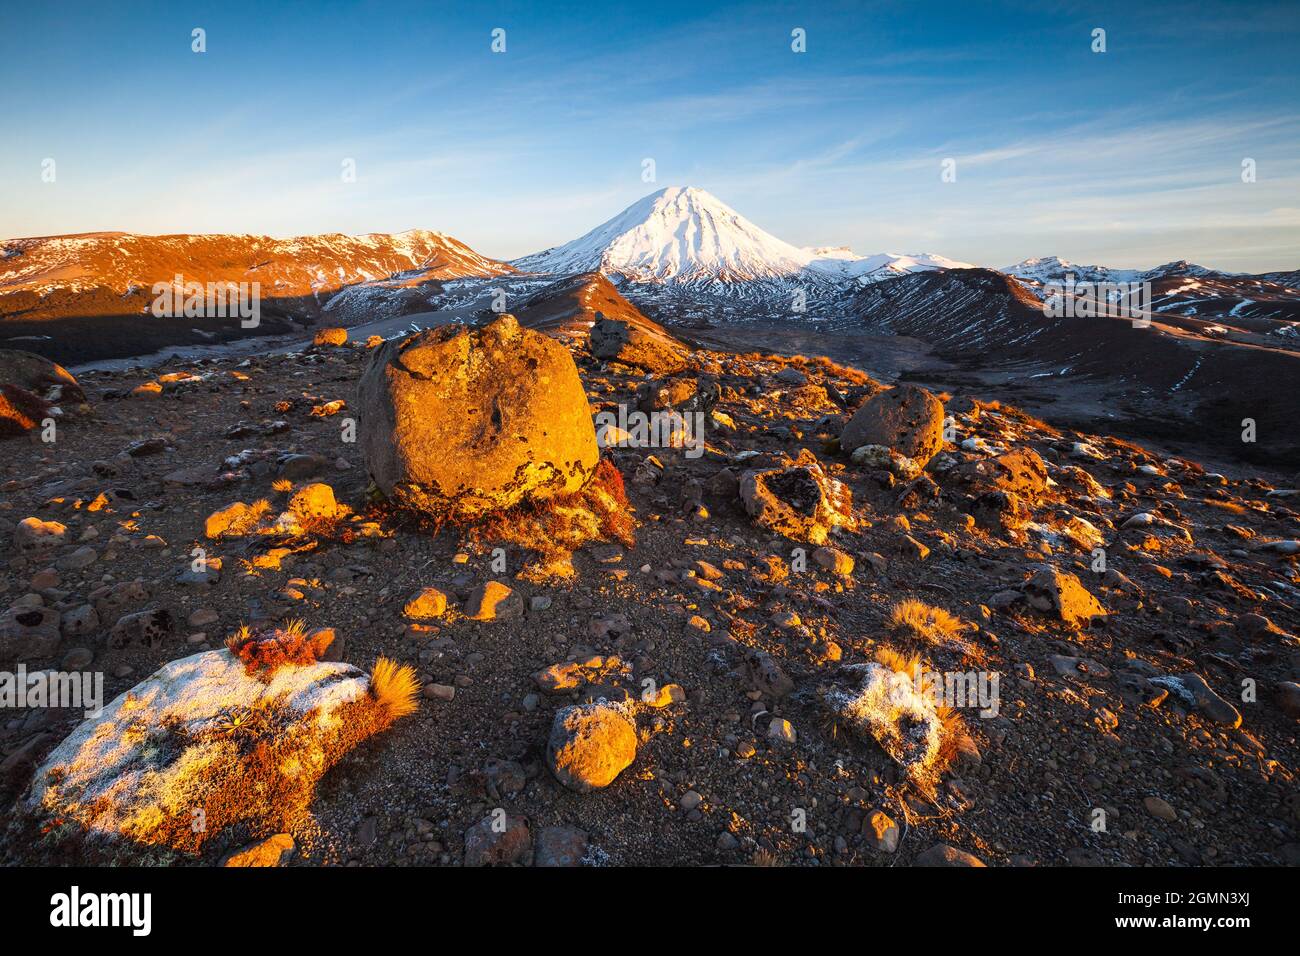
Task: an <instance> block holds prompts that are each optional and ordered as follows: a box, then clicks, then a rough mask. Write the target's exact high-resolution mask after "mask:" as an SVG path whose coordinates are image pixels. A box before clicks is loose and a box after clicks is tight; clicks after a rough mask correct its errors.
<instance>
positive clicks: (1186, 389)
mask: <svg viewBox="0 0 1300 956" xmlns="http://www.w3.org/2000/svg"><path fill="white" fill-rule="evenodd" d="M851 312H852V313H853V315H854V317H855V320H856V321H857V322H858V323H860V324H859V326H858V327H859V328H861V327H863V326H865V328H866V330H867V331H869V332H873V333H876V334H889V333H893V334H898V335H908V336H913V337H915V338H918V339H922V340H924V341H926V342H929V343H930V344H932V345H933V346H935V349H936V352H937V353H938V354H939V355H940V356H942V357H944V358H945V359H947V360H949V361H952V362H954V363H957V364H959V365H962V366H964V367H966V368H973V369H981V370H990V369H1001V370H1004V371H1005V370H1009V369H1014V368H1016V367H1022V368H1025V369H1027V371H1026V372H1025V375H1026V376H1029V375H1035V374H1036V375H1039V376H1046V375H1052V376H1055V377H1056V379H1055V381H1056V383H1057V384H1058V385H1059V386H1060V387H1061V388H1062V389H1064V388H1065V387H1066V386H1067V385H1068V384H1069V382H1071V381H1086V382H1089V383H1093V384H1101V385H1104V386H1105V387H1106V388H1107V389H1109V390H1112V394H1113V397H1114V402H1115V404H1116V406H1118V405H1120V404H1121V403H1123V404H1124V405H1125V406H1126V407H1127V408H1128V409H1129V410H1130V411H1129V414H1130V416H1131V417H1130V421H1129V424H1130V425H1131V426H1133V429H1134V430H1136V433H1138V434H1143V435H1147V436H1152V437H1164V436H1172V437H1180V436H1181V437H1190V436H1191V435H1193V434H1194V435H1195V437H1196V438H1197V439H1198V440H1199V441H1202V442H1205V443H1208V444H1210V445H1213V446H1215V447H1217V448H1219V449H1221V450H1222V451H1223V452H1224V453H1226V454H1228V455H1230V456H1232V457H1234V458H1239V459H1245V460H1253V461H1262V462H1263V461H1267V462H1275V463H1279V464H1287V465H1295V464H1300V427H1297V424H1296V423H1297V421H1300V389H1296V388H1295V387H1294V383H1296V382H1297V381H1300V354H1298V353H1297V352H1294V351H1290V350H1288V349H1286V348H1284V347H1280V346H1278V347H1267V346H1263V345H1260V344H1257V343H1258V342H1259V341H1260V337H1251V336H1241V337H1239V338H1228V339H1224V338H1218V337H1214V336H1209V335H1206V334H1203V325H1204V323H1199V322H1196V321H1194V320H1186V319H1182V318H1180V317H1175V316H1165V315H1163V314H1157V315H1155V316H1154V317H1153V321H1152V324H1151V327H1149V328H1134V326H1133V323H1132V322H1131V321H1129V320H1128V319H1116V318H1070V317H1058V318H1049V317H1048V316H1046V315H1044V314H1043V311H1042V308H1041V304H1040V303H1039V301H1038V299H1037V298H1035V297H1034V295H1033V294H1032V293H1031V292H1029V291H1028V290H1027V289H1026V288H1025V287H1024V286H1022V285H1021V284H1020V283H1019V282H1017V281H1016V280H1014V279H1012V278H1010V277H1008V276H1006V275H1003V274H1002V273H999V272H994V271H992V270H988V269H964V270H952V271H947V272H931V273H921V274H917V275H911V276H904V277H902V278H898V279H893V280H890V281H889V282H882V283H879V284H877V285H873V286H868V287H867V288H865V289H863V290H862V291H861V292H859V293H858V294H857V295H856V296H855V297H854V300H853V303H852V307H851ZM1245 419H1252V420H1253V421H1254V422H1255V426H1256V441H1255V442H1253V443H1246V442H1243V440H1242V431H1243V421H1244V420H1245Z"/></svg>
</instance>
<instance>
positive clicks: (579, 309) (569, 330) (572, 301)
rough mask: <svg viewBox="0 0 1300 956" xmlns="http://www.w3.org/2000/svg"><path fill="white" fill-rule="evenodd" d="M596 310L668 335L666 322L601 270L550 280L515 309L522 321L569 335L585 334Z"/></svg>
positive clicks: (516, 316)
mask: <svg viewBox="0 0 1300 956" xmlns="http://www.w3.org/2000/svg"><path fill="white" fill-rule="evenodd" d="M597 312H599V313H601V314H602V315H604V316H605V318H607V319H619V320H621V321H623V322H627V323H628V324H630V325H633V326H636V327H637V328H640V329H643V330H645V331H647V332H652V333H654V334H656V335H668V333H667V332H666V331H665V329H664V328H663V326H661V325H659V324H658V323H657V322H654V321H652V320H651V319H648V318H646V316H645V315H644V314H643V313H642V312H641V310H640V309H638V308H637V307H636V306H634V305H633V304H632V303H631V302H629V301H628V300H627V299H625V298H623V296H622V295H620V294H619V291H618V290H617V289H616V288H614V285H613V283H611V282H610V281H609V280H608V279H606V278H605V277H604V276H603V275H601V274H600V273H599V272H584V273H582V274H581V275H576V276H568V277H566V278H563V279H559V280H557V281H555V282H553V283H551V284H550V285H548V286H546V287H545V288H544V289H542V290H540V291H539V292H536V293H534V294H533V295H532V296H530V297H529V298H528V299H526V300H525V301H524V302H523V303H522V304H521V305H520V306H519V307H518V308H516V309H515V310H514V316H515V318H517V319H518V320H519V322H520V324H521V325H525V326H527V327H529V328H533V329H537V330H538V331H542V332H547V333H549V334H552V335H559V336H563V337H569V336H575V335H577V336H585V335H586V334H587V331H588V330H589V329H590V328H591V326H592V323H594V322H595V321H596V313H597Z"/></svg>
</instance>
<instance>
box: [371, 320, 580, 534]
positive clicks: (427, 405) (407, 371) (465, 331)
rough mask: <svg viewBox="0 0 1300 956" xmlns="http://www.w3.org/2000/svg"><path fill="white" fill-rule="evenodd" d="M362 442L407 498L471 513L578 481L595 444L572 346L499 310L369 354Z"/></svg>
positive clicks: (402, 499)
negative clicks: (489, 318)
mask: <svg viewBox="0 0 1300 956" xmlns="http://www.w3.org/2000/svg"><path fill="white" fill-rule="evenodd" d="M358 391H359V408H360V422H359V427H358V440H359V444H360V446H361V450H362V453H363V455H364V456H365V460H366V465H367V467H368V468H369V470H370V475H371V477H372V478H373V479H374V481H375V484H376V485H377V486H378V487H379V489H380V491H382V492H383V493H384V494H385V495H387V496H388V497H389V498H391V499H393V500H394V501H396V502H397V503H399V504H401V505H404V506H406V507H410V508H414V509H416V510H419V511H424V512H427V513H429V514H432V515H435V516H438V517H449V518H452V519H473V518H477V517H480V516H482V515H485V514H488V513H491V512H494V511H500V510H502V509H505V508H508V507H510V506H512V505H514V504H517V503H519V502H520V501H523V500H526V499H531V500H541V499H546V498H551V497H554V496H556V495H561V494H566V493H570V492H574V491H577V490H579V489H580V488H581V487H582V486H583V485H584V484H585V483H586V482H587V480H588V478H589V477H590V476H591V474H592V472H594V471H595V468H596V464H597V461H598V460H599V456H600V451H599V449H598V448H597V445H596V431H595V427H594V426H593V424H592V417H591V408H590V406H589V405H588V403H587V396H586V392H585V390H584V389H583V386H582V382H581V380H580V379H579V377H578V370H577V367H576V366H575V365H574V363H573V358H572V356H571V355H570V354H569V351H568V350H567V349H566V348H565V347H564V346H563V345H561V344H560V343H558V342H556V341H554V340H553V339H550V338H548V337H547V336H545V335H542V334H540V333H537V332H533V331H531V330H528V329H521V328H520V327H519V324H518V323H517V322H516V321H515V319H514V317H513V316H510V315H503V316H502V317H501V318H499V319H497V320H496V321H495V322H492V323H491V324H490V325H488V326H485V327H484V328H481V329H469V328H466V327H465V326H463V325H459V324H454V325H445V326H441V327H439V328H436V329H429V330H426V331H424V332H419V333H417V334H415V335H412V336H409V337H407V338H405V339H402V340H393V341H391V342H388V343H386V344H385V345H383V346H382V347H381V348H379V349H377V350H375V351H373V352H372V353H371V357H370V362H369V364H368V366H367V368H366V371H365V373H364V374H363V375H362V378H361V383H360V386H359V389H358Z"/></svg>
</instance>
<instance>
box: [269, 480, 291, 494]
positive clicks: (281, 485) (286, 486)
mask: <svg viewBox="0 0 1300 956" xmlns="http://www.w3.org/2000/svg"><path fill="white" fill-rule="evenodd" d="M271 488H272V490H274V491H278V492H280V493H281V494H287V493H288V492H290V491H293V482H292V481H290V480H289V479H288V478H277V479H275V481H273V482H271Z"/></svg>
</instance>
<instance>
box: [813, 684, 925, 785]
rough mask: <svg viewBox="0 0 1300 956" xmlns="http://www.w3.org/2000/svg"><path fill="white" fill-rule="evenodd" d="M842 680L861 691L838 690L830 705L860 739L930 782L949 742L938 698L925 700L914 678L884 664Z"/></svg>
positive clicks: (829, 696) (830, 695)
mask: <svg viewBox="0 0 1300 956" xmlns="http://www.w3.org/2000/svg"><path fill="white" fill-rule="evenodd" d="M840 675H841V676H846V677H849V678H852V679H854V680H855V681H856V686H850V687H843V686H836V687H833V688H831V689H830V690H829V691H827V693H826V704H827V706H829V707H830V709H831V710H832V711H833V712H834V713H835V714H836V715H837V716H838V717H839V718H840V719H841V720H843V721H844V722H845V723H846V724H848V725H849V726H850V727H852V728H853V730H854V731H856V732H857V733H858V734H859V735H860V736H863V737H870V738H872V739H873V740H875V741H876V743H878V744H880V746H881V748H882V749H883V750H884V751H885V753H887V754H889V756H890V757H892V758H893V759H894V761H895V762H896V763H898V764H899V765H900V766H901V767H903V768H904V769H905V770H906V771H907V772H908V773H909V774H911V775H912V776H914V777H917V778H924V777H925V776H927V775H928V774H929V773H930V772H931V770H932V769H933V767H934V764H935V761H936V760H937V759H938V757H939V750H940V746H941V744H942V742H943V721H942V720H941V719H940V717H939V713H938V710H937V709H936V707H935V702H934V698H933V697H932V696H929V695H926V694H923V693H921V692H920V691H919V689H918V688H917V686H916V682H915V680H914V679H913V678H912V676H911V675H910V674H907V673H904V672H902V671H896V670H893V669H892V668H889V667H886V666H885V665H883V664H878V663H875V662H872V663H869V664H849V665H847V666H845V667H843V668H841V669H840Z"/></svg>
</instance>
